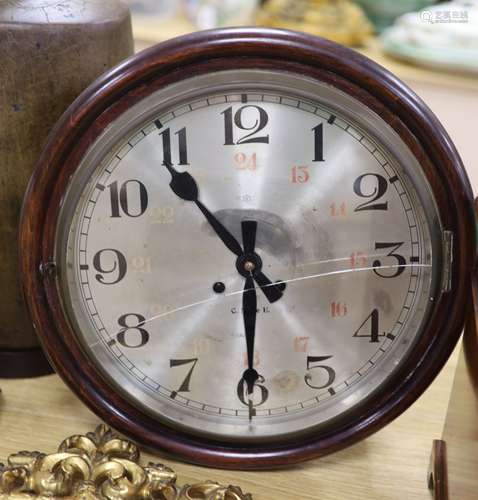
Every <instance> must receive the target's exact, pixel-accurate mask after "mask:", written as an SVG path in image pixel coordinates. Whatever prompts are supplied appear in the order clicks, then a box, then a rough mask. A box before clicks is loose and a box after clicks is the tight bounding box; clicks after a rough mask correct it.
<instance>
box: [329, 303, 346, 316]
mask: <svg viewBox="0 0 478 500" xmlns="http://www.w3.org/2000/svg"><path fill="white" fill-rule="evenodd" d="M330 315H331V316H332V318H343V317H344V316H347V304H345V303H344V302H331V303H330Z"/></svg>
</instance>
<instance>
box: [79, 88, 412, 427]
mask: <svg viewBox="0 0 478 500" xmlns="http://www.w3.org/2000/svg"><path fill="white" fill-rule="evenodd" d="M262 95H264V94H262ZM270 100H272V101H273V99H270ZM228 101H231V100H230V99H228ZM211 102H212V101H211ZM232 102H234V101H232ZM249 102H253V98H252V97H250V98H249ZM260 102H262V100H261V101H260ZM299 104H300V103H299ZM191 107H192V108H193V109H199V108H194V106H191ZM291 108H292V107H291ZM294 108H295V109H299V106H298V104H297V102H296V104H295V105H294ZM300 108H302V107H301V106H300ZM204 109H207V107H205V108H204ZM219 111H220V110H219ZM193 112H194V111H193ZM323 114H324V115H325V116H330V115H329V114H327V112H323ZM171 116H172V115H171ZM184 116H187V115H182V118H183V117H184ZM316 116H318V115H316ZM163 121H164V123H163V126H168V127H171V128H172V130H177V129H178V128H180V125H173V124H172V123H169V121H167V120H164V119H162V122H163ZM337 121H338V123H339V124H340V119H339V120H337ZM166 123H168V125H166ZM174 123H177V122H174ZM316 123H317V122H316ZM334 126H338V125H336V124H334ZM173 127H174V129H173ZM339 128H340V127H339ZM154 129H155V130H156V131H157V128H156V127H154ZM154 129H152V128H151V127H150V126H149V125H146V126H144V125H143V128H142V133H144V134H146V135H145V137H144V139H142V140H141V141H140V142H139V143H137V144H136V145H135V147H134V148H132V149H130V150H128V152H127V153H126V154H125V155H124V157H123V160H122V161H121V162H119V163H118V164H116V165H115V166H114V168H110V167H108V171H111V172H112V174H111V175H113V176H115V175H118V174H117V173H116V171H119V169H122V168H124V162H128V158H130V157H131V155H135V154H136V153H135V151H136V150H137V149H138V148H144V147H145V146H144V141H148V140H149V141H151V140H152V139H153V136H154V135H155V134H152V132H154ZM189 130H190V129H189V128H188V131H189ZM351 137H353V136H351ZM354 140H356V139H355V138H354ZM358 142H359V141H358ZM128 148H129V146H128ZM364 148H365V146H364ZM120 149H121V148H120ZM365 149H366V148H365ZM380 151H381V150H380V149H379V148H378V149H377V151H376V154H381V153H380ZM376 154H372V156H374V157H376ZM191 155H192V156H191V164H192V165H191V167H189V168H190V171H191V172H192V173H193V175H194V172H195V171H200V169H199V170H198V169H196V167H195V166H194V163H193V162H194V153H193V152H192V153H191ZM377 162H378V163H380V162H379V160H378V159H377ZM382 163H383V162H382ZM385 165H386V167H385V168H389V169H390V170H392V168H391V167H390V166H389V163H388V162H385ZM189 168H188V170H189ZM392 171H393V170H392ZM105 172H106V173H108V172H107V171H106V170H105ZM211 172H212V171H211ZM389 175H390V174H389ZM115 178H116V177H113V179H108V178H105V177H102V178H101V183H102V184H104V185H107V184H109V183H111V182H112V181H113V180H114V179H115ZM126 178H128V177H126ZM387 178H388V175H387ZM163 179H164V177H163ZM207 179H208V178H207V177H206V180H207ZM198 181H199V182H200V183H201V185H202V183H203V182H206V181H204V180H203V177H200V178H199V177H198ZM145 185H147V184H145ZM148 187H149V186H148ZM97 192H98V191H97ZM206 193H207V195H208V196H213V195H214V190H212V189H211V188H210V187H209V188H208V189H207V191H206ZM164 200H165V198H164V196H162V198H161V201H162V202H163V203H164ZM206 201H207V202H208V203H207V204H208V205H209V203H210V201H209V198H208V199H207V200H206ZM226 206H227V205H226ZM96 213H97V209H96V208H95V214H96ZM146 215H147V214H146ZM220 220H221V222H222V223H223V224H228V222H227V219H222V218H221V219H220ZM203 227H204V226H203ZM158 229H161V226H157V227H156V230H158ZM177 230H178V232H179V231H180V230H181V226H177ZM208 234H209V235H210V234H211V233H210V232H209V233H208ZM236 234H237V230H236ZM382 240H383V241H395V239H394V238H390V239H389V238H384V239H383V238H382ZM397 241H399V240H397ZM400 241H402V239H400ZM262 244H263V243H262ZM88 246H89V242H88ZM127 257H128V259H129V262H130V259H131V255H130V256H127ZM272 269H274V267H272ZM131 276H132V275H131V274H130V277H131ZM278 277H280V278H282V275H279V276H278ZM215 278H216V277H215V276H214V277H212V278H211V279H212V281H211V280H208V282H207V289H208V290H209V289H211V286H212V284H213V282H214V280H215ZM285 282H287V283H288V286H289V287H293V286H294V285H293V284H292V283H289V282H288V280H287V279H286V280H285ZM226 284H227V283H226ZM227 290H228V291H234V290H237V292H239V287H234V288H232V289H231V287H230V285H228V286H227ZM410 297H412V296H411V295H410ZM225 298H226V299H227V297H225ZM279 303H280V302H279ZM407 303H408V302H407ZM140 312H142V311H140ZM144 315H145V316H146V314H144ZM159 321H160V325H162V321H163V320H161V319H160V320H159ZM109 331H111V330H109ZM158 331H159V332H160V333H158V334H157V336H161V335H163V333H161V327H160V328H159V330H158ZM103 333H104V332H103ZM111 333H112V334H114V332H112V331H111ZM268 335H269V337H268V340H269V341H270V339H271V338H275V337H273V336H272V335H273V334H271V333H269V332H268ZM243 342H244V339H242V341H241V343H243ZM387 342H388V344H387V347H386V348H384V349H383V350H384V351H386V352H389V348H390V346H391V343H390V341H389V340H387ZM238 343H239V341H238ZM122 350H123V351H124V352H123V353H122V354H121V358H122V360H125V358H128V357H131V353H130V352H127V349H123V348H122ZM379 353H380V354H382V353H381V351H380V352H379ZM319 354H320V353H319ZM171 357H190V354H188V355H181V356H179V355H174V356H173V355H171ZM263 357H264V356H263ZM264 359H265V358H264ZM363 361H364V362H365V364H368V366H370V367H371V368H372V366H371V363H370V362H369V360H363ZM263 362H264V361H263ZM372 362H376V356H375V355H374V356H373V359H372ZM126 369H127V370H128V372H129V373H131V374H132V376H133V377H135V378H136V375H135V374H134V372H132V371H131V368H126ZM142 369H143V370H144V367H142ZM360 370H361V371H362V372H363V369H362V368H361V369H360ZM241 373H242V372H241ZM142 378H144V375H143V376H139V375H138V377H137V380H138V381H141V379H142ZM158 380H161V381H162V382H163V384H165V385H166V386H169V385H172V386H173V388H174V386H175V385H177V384H176V383H171V384H169V383H167V380H166V378H165V377H163V378H158ZM165 382H166V383H165ZM193 382H194V380H193ZM358 382H359V380H356V379H354V380H350V379H347V380H343V379H342V381H339V385H340V383H341V387H339V385H336V384H334V386H333V387H331V388H327V389H326V390H324V391H323V393H320V394H318V395H313V397H312V398H311V399H313V400H314V401H315V403H314V404H313V405H312V404H311V401H310V400H306V399H304V400H297V401H296V402H295V404H293V405H292V404H291V405H287V406H283V407H278V406H271V407H266V406H265V405H264V407H261V406H259V407H257V409H256V411H257V417H255V418H257V419H261V418H272V419H275V418H276V417H280V416H281V415H296V414H300V413H301V412H307V411H309V410H310V409H311V408H312V407H314V405H315V404H317V405H318V406H320V405H322V404H323V403H324V402H326V401H328V400H330V398H333V397H342V396H341V395H342V394H343V391H344V390H347V386H350V387H355V386H356V384H357V383H358ZM141 383H142V384H144V381H141ZM266 384H267V385H268V387H269V389H271V386H270V384H271V381H270V380H269V379H268V380H267V381H266ZM165 385H162V386H161V387H163V388H164V387H165ZM147 387H148V391H149V390H152V389H151V387H150V386H147ZM191 389H192V390H194V385H192V386H191ZM329 389H332V391H333V392H335V395H334V394H332V392H331V391H330V390H329ZM271 390H272V389H271ZM161 391H162V389H161ZM153 392H154V390H153ZM168 394H169V393H168ZM182 396H184V395H180V394H178V395H177V397H176V399H175V400H174V401H171V402H172V403H173V404H177V405H179V406H181V405H184V407H187V408H190V409H191V411H193V412H199V413H201V412H202V411H203V410H201V407H202V405H203V404H204V403H197V404H195V403H194V402H192V401H193V400H194V399H196V398H194V397H192V399H184V400H183V399H181V398H182ZM191 396H193V394H191ZM161 397H166V398H167V397H169V399H171V398H170V396H167V395H166V392H164V394H163V392H161ZM302 406H304V408H302ZM204 408H205V410H204V413H206V414H208V415H227V411H228V410H227V408H224V407H221V406H216V408H217V410H213V405H208V404H204ZM230 408H231V407H230ZM236 411H237V418H238V419H244V420H247V419H248V410H247V409H243V408H239V409H236V408H234V407H232V408H231V412H232V413H234V414H233V415H231V418H235V412H236Z"/></svg>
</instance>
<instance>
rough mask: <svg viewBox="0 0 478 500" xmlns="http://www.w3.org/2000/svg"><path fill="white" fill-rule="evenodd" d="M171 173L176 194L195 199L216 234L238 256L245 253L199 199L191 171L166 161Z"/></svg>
mask: <svg viewBox="0 0 478 500" xmlns="http://www.w3.org/2000/svg"><path fill="white" fill-rule="evenodd" d="M164 166H165V167H166V168H167V169H168V170H169V173H170V174H171V177H172V179H171V182H170V183H169V186H170V187H171V189H172V190H173V192H174V194H175V195H176V196H178V197H179V198H181V199H182V200H185V201H194V203H196V205H197V206H198V208H199V210H201V212H202V213H203V215H204V216H205V217H206V219H207V221H208V222H209V224H210V225H211V226H212V228H213V229H214V231H215V232H216V234H217V235H218V236H219V238H221V240H222V242H223V243H224V245H226V247H227V248H228V249H229V250H230V251H231V252H232V253H233V254H235V255H237V256H238V257H239V256H240V255H242V254H243V251H242V247H241V245H239V243H238V241H237V240H236V238H234V236H233V235H232V234H231V233H230V232H229V231H228V230H227V229H226V228H225V227H224V226H223V225H222V224H221V223H220V222H219V221H218V220H217V219H216V217H214V215H212V213H211V212H210V211H209V210H208V209H207V208H206V207H205V206H204V205H203V204H202V203H201V202H200V201H199V198H198V196H199V189H198V186H197V184H196V181H195V180H194V178H193V176H192V175H191V174H190V173H189V172H178V171H177V170H176V169H175V168H174V167H173V166H172V165H170V164H167V163H164Z"/></svg>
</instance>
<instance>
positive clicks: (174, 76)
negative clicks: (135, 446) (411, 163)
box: [20, 28, 475, 469]
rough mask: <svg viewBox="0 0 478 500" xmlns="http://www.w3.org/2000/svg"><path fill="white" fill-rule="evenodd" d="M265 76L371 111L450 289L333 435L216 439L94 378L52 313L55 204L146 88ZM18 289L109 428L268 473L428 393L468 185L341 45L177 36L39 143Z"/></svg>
mask: <svg viewBox="0 0 478 500" xmlns="http://www.w3.org/2000/svg"><path fill="white" fill-rule="evenodd" d="M237 68H273V69H276V70H286V71H292V72H295V73H298V74H302V75H305V76H307V77H309V78H315V79H317V80H320V81H324V82H327V83H329V84H331V85H334V86H335V87H337V88H339V89H340V90H342V91H344V92H346V93H348V94H350V95H352V96H353V97H354V98H356V99H358V100H359V101H361V102H362V103H364V104H366V105H367V106H368V107H370V108H371V109H372V110H374V111H375V112H376V113H378V114H379V115H380V116H381V117H382V118H383V119H384V120H385V121H386V122H387V123H388V124H389V125H390V126H391V127H392V128H393V129H394V130H395V131H396V132H397V133H398V134H399V135H400V137H401V138H402V140H403V141H404V142H405V143H406V144H407V145H408V147H409V148H410V150H411V151H412V153H413V154H414V155H415V157H416V158H417V160H418V163H419V164H420V165H421V166H422V168H423V170H424V172H425V175H426V176H427V178H428V181H429V183H430V186H431V187H432V190H433V192H434V196H435V199H436V202H437V205H438V210H439V214H440V218H441V221H442V224H443V227H444V229H446V230H450V231H453V233H454V236H455V238H454V248H453V250H454V261H453V265H452V278H453V281H452V290H451V292H449V293H446V294H443V295H442V296H441V298H440V300H439V301H437V303H436V304H435V307H434V309H433V312H432V315H431V317H430V321H429V323H428V325H427V327H426V329H425V331H424V333H423V335H422V337H421V338H420V340H419V342H418V343H417V345H416V346H415V348H414V349H413V351H412V352H411V353H410V355H409V356H408V357H407V359H406V360H405V361H404V363H403V364H402V366H401V368H400V370H399V371H398V372H397V373H396V374H395V375H394V376H393V377H391V379H390V380H389V381H387V382H386V383H385V384H384V387H383V389H381V390H380V391H377V393H376V394H375V395H374V396H373V397H372V398H371V399H370V400H368V401H367V404H366V405H362V406H360V407H358V408H356V409H355V410H354V413H353V415H352V417H351V418H348V419H347V420H344V421H343V422H342V423H341V424H340V425H337V426H336V427H335V428H334V429H332V430H330V429H329V430H326V431H320V432H317V433H314V434H308V435H302V436H298V437H297V438H296V439H295V440H294V441H288V442H281V443H274V444H272V443H263V444H255V445H247V444H240V445H239V444H236V445H233V444H230V443H227V444H225V443H220V442H215V441H212V440H209V439H206V438H204V437H198V436H194V435H190V434H186V433H184V432H182V431H180V430H178V429H174V428H172V427H168V426H167V425H166V424H164V423H162V422H158V421H157V420H155V419H154V418H152V417H151V416H149V415H148V414H146V413H144V412H142V411H141V410H140V409H138V408H136V407H135V406H133V405H132V403H130V402H129V401H128V400H126V399H124V398H123V397H122V396H121V395H120V394H118V393H117V392H115V391H114V389H112V387H111V386H110V385H109V384H108V383H107V382H106V381H105V380H104V379H103V378H102V376H101V375H100V372H99V370H98V369H97V368H95V366H94V364H93V363H92V361H91V360H90V359H89V358H88V357H87V356H86V355H85V353H84V352H83V350H82V348H81V346H80V344H79V342H78V340H77V339H76V338H75V334H74V332H73V330H72V328H71V326H70V324H69V322H68V320H67V318H66V316H65V314H64V312H63V308H62V306H61V298H60V297H59V292H58V287H57V286H56V285H57V280H56V277H55V268H54V267H53V266H51V265H49V263H50V262H51V261H52V260H53V255H54V245H55V235H56V224H57V221H58V214H59V211H60V206H61V203H62V197H63V194H64V193H65V190H66V188H67V186H68V182H69V179H70V177H71V175H72V174H73V173H74V171H75V169H76V168H77V166H78V164H79V162H80V160H81V158H82V156H83V155H84V153H85V151H86V150H87V149H88V147H89V146H90V145H91V144H92V143H93V142H94V140H95V138H97V137H98V135H99V134H100V133H101V132H102V130H104V128H105V127H106V126H107V125H108V124H109V123H110V122H111V121H113V120H114V119H115V118H116V117H118V116H119V115H121V114H122V113H123V112H124V111H125V110H127V109H128V108H129V107H130V106H131V105H133V104H135V103H136V102H138V101H139V100H141V99H142V98H144V97H145V96H147V95H149V94H151V93H152V92H153V91H155V90H157V89H159V88H162V87H164V86H165V85H167V84H169V83H172V82H177V81H180V80H182V79H184V78H187V77H190V76H192V75H199V74H204V73H210V72H212V71H219V70H226V69H237ZM20 246H21V249H20V250H21V270H22V281H23V288H24V292H25V296H26V300H27V303H28V306H29V310H30V312H31V316H32V320H33V322H34V324H35V328H36V330H37V332H38V334H39V336H40V338H41V340H42V342H43V345H44V347H45V348H46V350H47V352H48V354H49V357H50V359H51V361H52V363H53V365H54V366H55V368H56V370H57V372H58V373H59V374H60V375H61V376H62V377H63V379H64V380H65V381H66V383H67V384H68V385H69V386H70V387H71V388H72V389H73V390H74V391H75V392H76V394H77V395H78V396H79V397H80V398H81V399H82V400H83V401H84V402H85V403H86V404H87V405H88V406H89V407H90V408H91V409H92V410H93V411H94V412H95V413H96V414H97V415H99V416H100V417H101V418H102V419H103V420H105V421H106V422H107V423H108V424H109V425H111V426H112V427H114V428H116V429H117V430H119V431H121V432H123V433H124V434H126V435H128V436H131V437H132V438H133V439H135V440H136V441H138V442H139V443H141V444H142V445H145V446H147V447H150V448H155V449H159V450H162V451H166V452H168V453H171V454H173V455H175V456H179V457H181V458H183V459H185V460H187V461H191V462H195V463H201V464H204V465H209V466H215V467H224V468H241V469H253V468H256V469H258V468H272V467H277V466H282V465H288V464H293V463H297V462H300V461H303V460H307V459H310V458H314V457H318V456H322V455H324V454H326V453H330V452H333V451H336V450H338V449H340V448H343V447H344V446H346V445H350V444H352V443H354V442H356V441H358V440H359V439H362V438H365V437H367V436H368V435H370V434H371V433H373V432H375V431H377V430H378V429H380V428H381V427H382V426H384V425H385V424H387V423H388V422H390V421H391V420H392V419H394V418H395V417H397V416H398V415H399V414H400V413H401V412H403V411H404V410H405V409H406V408H408V407H409V406H410V405H411V404H412V403H413V402H414V401H415V400H416V399H417V398H418V396H420V394H421V393H422V392H423V391H424V390H425V389H426V388H427V387H428V385H429V384H430V383H431V382H432V380H433V379H434V377H435V376H436V375H437V373H438V372H439V370H440V369H441V368H442V366H443V365H444V363H445V362H446V360H447V359H448V357H449V355H450V354H451V352H452V350H453V348H454V346H455V344H456V342H457V340H458V338H459V336H460V333H461V331H462V328H463V324H464V316H465V309H466V304H467V302H468V300H469V295H470V273H471V270H472V268H473V263H474V256H475V225H474V214H473V202H472V192H471V188H470V185H469V182H468V179H467V176H466V173H465V170H464V168H463V165H462V163H461V160H460V158H459V156H458V154H457V152H456V150H455V147H454V146H453V144H452V142H451V140H450V138H449V136H448V135H447V134H446V132H445V130H444V129H443V127H442V126H441V124H440V123H439V122H438V120H437V118H436V117H435V116H434V115H433V113H432V112H431V111H430V110H429V109H428V108H427V106H426V105H425V104H424V103H423V102H422V101H421V100H420V99H419V98H418V97H417V96H416V95H415V94H414V93H413V92H412V91H411V90H410V89H409V88H408V87H407V86H406V85H404V84H403V83H402V82H401V81H399V80H398V79H397V78H395V77H394V76H393V75H392V74H390V73H389V72H387V71H386V70H385V69H383V68H382V67H380V66H378V65H377V64H376V63H374V62H372V61H371V60H369V59H367V58H366V57H364V56H362V55H360V54H358V53H357V52H354V51H352V50H350V49H347V48H344V47H342V46H339V45H337V44H335V43H332V42H330V41H326V40H323V39H320V38H316V37H312V36H309V35H305V34H301V33H295V32H289V31H281V30H272V29H265V28H248V29H235V28H234V29H223V30H214V31H206V32H200V33H196V34H191V35H187V36H184V37H180V38H176V39H173V40H170V41H168V42H165V43H162V44H160V45H157V46H156V47H153V48H151V49H148V50H146V51H143V52H141V53H139V54H137V55H136V56H133V57H132V58H130V59H128V60H127V61H125V62H124V63H122V64H120V65H119V66H117V67H116V68H115V69H113V70H112V71H110V72H109V73H107V74H105V75H104V76H103V77H101V78H100V79H98V80H97V81H96V82H95V83H93V85H91V86H90V87H89V88H88V89H87V90H86V91H85V92H84V93H83V94H82V95H81V96H80V97H79V98H78V99H77V100H76V101H75V102H74V103H73V104H72V106H71V107H70V108H69V109H68V111H67V112H66V113H65V114H64V116H63V117H62V119H61V120H60V122H59V123H58V124H57V126H56V127H55V129H54V130H53V132H52V134H51V135H50V138H49V141H48V144H47V146H46V148H45V150H44V151H43V154H42V156H41V158H40V160H39V163H38V165H37V168H36V170H35V173H34V175H33V178H32V180H31V182H30V185H29V188H28V191H27V194H26V198H25V204H24V209H23V217H22V224H21V233H20Z"/></svg>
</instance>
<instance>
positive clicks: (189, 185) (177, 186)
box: [163, 163, 282, 302]
mask: <svg viewBox="0 0 478 500" xmlns="http://www.w3.org/2000/svg"><path fill="white" fill-rule="evenodd" d="M163 165H164V166H165V167H166V168H167V169H168V171H169V173H170V174H171V182H170V183H169V186H170V188H171V189H172V191H173V192H174V194H175V195H176V196H178V197H179V198H181V199H182V200H185V201H193V202H194V203H196V205H197V206H198V208H199V210H201V212H202V213H203V215H204V217H206V220H207V221H208V222H209V224H210V225H211V227H212V228H213V229H214V231H215V233H216V234H217V235H218V236H219V238H220V239H221V241H222V242H223V243H224V245H226V247H227V248H228V249H229V250H230V251H231V252H232V253H233V254H234V255H236V256H237V257H240V256H241V255H243V254H244V252H243V250H242V247H241V245H240V244H239V242H238V241H237V240H236V238H234V236H233V235H232V234H231V233H230V232H229V231H228V230H227V229H226V228H225V227H224V226H223V225H222V224H221V222H219V220H218V219H217V218H216V217H214V215H213V214H212V213H211V212H210V211H209V210H208V209H207V208H206V207H205V206H204V205H203V203H202V202H201V201H200V200H199V188H198V185H197V183H196V181H195V180H194V178H193V176H192V175H191V174H190V173H189V172H178V171H177V170H176V169H175V168H174V167H173V166H172V165H171V164H170V163H163ZM254 278H255V279H256V281H257V284H258V285H259V286H260V288H261V290H262V291H263V292H264V295H265V296H266V297H267V299H268V300H269V302H275V301H276V300H279V299H280V298H281V297H282V292H281V291H280V290H279V288H278V287H277V286H276V285H274V284H273V283H272V282H271V281H270V280H269V278H267V276H265V275H264V274H263V273H258V275H256V276H254Z"/></svg>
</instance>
